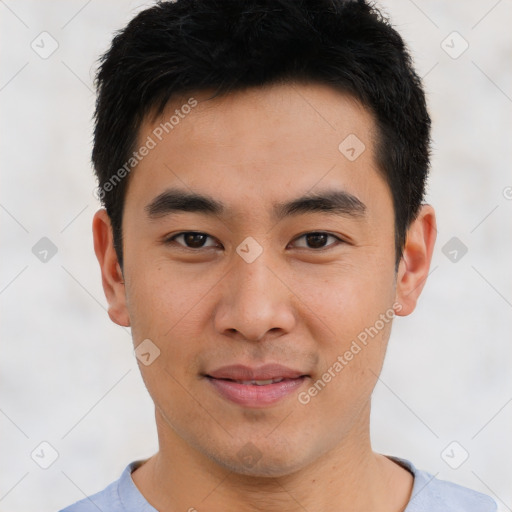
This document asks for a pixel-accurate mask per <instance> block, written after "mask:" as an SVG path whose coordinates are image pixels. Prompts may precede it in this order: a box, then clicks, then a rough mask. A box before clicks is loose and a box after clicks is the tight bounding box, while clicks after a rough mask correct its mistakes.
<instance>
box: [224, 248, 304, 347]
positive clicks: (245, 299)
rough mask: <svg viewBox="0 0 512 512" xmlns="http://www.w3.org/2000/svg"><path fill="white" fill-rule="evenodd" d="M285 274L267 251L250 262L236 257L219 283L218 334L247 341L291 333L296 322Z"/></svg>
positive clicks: (292, 297) (292, 300) (291, 293)
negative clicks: (271, 259) (269, 256)
mask: <svg viewBox="0 0 512 512" xmlns="http://www.w3.org/2000/svg"><path fill="white" fill-rule="evenodd" d="M285 274H286V272H284V271H283V270H281V271H280V270H279V266H278V265H276V264H272V262H271V261H270V258H268V257H267V256H266V251H263V253H262V254H261V255H260V256H259V257H258V258H256V260H254V261H252V262H251V263H248V262H247V261H245V260H244V259H243V258H241V257H239V256H238V255H236V257H235V261H234V262H233V266H232V268H231V270H230V271H229V272H228V273H227V275H226V276H225V277H224V279H223V280H222V282H221V283H220V296H219V303H218V304H217V307H216V309H215V318H214V323H215V328H216V330H217V332H218V333H220V334H223V335H225V336H230V337H232V338H233V337H234V338H239V339H240V340H247V341H260V340H262V339H264V338H267V337H269V336H272V337H276V336H279V335H282V334H286V333H289V332H291V331H292V330H293V328H294V325H295V322H296V308H295V306H294V303H295V300H294V299H295V297H294V295H293V292H292V291H291V290H290V289H289V287H288V286H287V285H288V283H287V279H286V277H287V276H286V275H285Z"/></svg>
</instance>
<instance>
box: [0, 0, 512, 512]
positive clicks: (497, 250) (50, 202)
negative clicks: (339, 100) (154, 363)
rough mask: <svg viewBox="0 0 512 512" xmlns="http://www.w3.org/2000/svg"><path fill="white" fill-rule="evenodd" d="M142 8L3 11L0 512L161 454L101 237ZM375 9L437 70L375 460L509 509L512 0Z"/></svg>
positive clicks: (427, 68) (50, 503)
mask: <svg viewBox="0 0 512 512" xmlns="http://www.w3.org/2000/svg"><path fill="white" fill-rule="evenodd" d="M148 5H150V2H147V3H146V4H143V5H141V4H140V3H139V2H135V1H121V0H116V1H113V0H109V1H101V2H100V1H99V0H92V1H91V0H90V1H88V2H86V1H84V0H73V1H70V0H68V1H66V2H64V1H45V2H42V1H36V0H33V1H15V0H4V1H0V34H1V52H2V53H1V58H2V60H1V64H2V65H1V69H0V102H1V117H0V123H1V128H2V133H1V146H0V162H1V166H2V167H1V169H2V177H1V180H2V181H1V190H0V223H1V247H2V264H1V270H0V305H1V310H2V321H1V327H0V334H1V343H2V350H1V359H0V400H1V402H0V433H1V436H0V451H1V454H0V465H1V467H0V512H4V511H10V512H22V511H23V512H30V511H36V510H37V511H38V512H51V511H56V510H58V509H59V508H61V507H63V506H65V505H68V504H70V503H72V502H74V501H76V500H78V499H81V498H83V497H84V495H86V494H87V495H89V494H92V493H94V492H97V491H99V490H101V489H103V488H104V487H105V486H106V485H107V484H108V483H110V482H111V481H113V480H115V479H117V478H118V477H119V475H120V474H121V471H122V469H123V468H124V467H125V466H126V465H127V464H128V462H130V461H132V460H135V459H140V458H146V457H149V456H150V455H152V454H153V453H154V452H155V451H156V450H157V438H156V429H155V426H154V417H153V406H152V402H151V400H150V397H149V395H148V394H147V391H146V390H145V387H144V384H143V382H142V379H141V377H140V374H139V371H138V368H137V365H136V359H135V357H134V355H133V350H132V345H131V337H130V334H129V330H125V329H122V328H120V327H118V326H116V325H114V324H113V323H111V321H110V320H109V318H108V316H107V313H106V301H105V298H104V296H103V291H102V288H101V281H100V272H99V267H98V264H97V262H96V259H95V256H94V252H93V245H92V236H91V219H92V216H93V214H94V212H95V210H96V209H97V208H98V206H99V205H98V203H97V201H96V200H95V198H94V197H93V190H94V187H95V180H94V178H93V173H92V169H91V165H90V151H91V139H92V121H91V117H92V113H93V108H94V91H93V85H92V79H93V76H94V72H95V68H96V64H95V62H96V59H97V57H98V56H99V55H100V54H101V53H102V52H103V51H105V50H106V49H107V47H108V45H109V42H110V40H111V37H112V34H113V32H114V31H115V30H117V29H119V28H122V27H123V26H124V25H125V24H126V23H127V22H128V21H129V20H130V19H131V18H132V17H133V16H134V15H135V13H136V12H138V10H140V9H141V8H142V7H144V6H148ZM381 5H383V6H384V9H385V11H386V12H387V13H389V14H390V15H391V18H392V20H393V22H394V24H395V26H396V27H397V28H398V30H399V31H400V32H401V34H402V35H403V37H404V38H405V39H406V41H407V42H408V43H409V45H410V47H411V50H412V54H413V56H414V60H415V64H416V67H417V70H418V72H419V74H420V75H422V76H425V87H426V90H427V94H428V102H429V106H430V111H431V115H432V120H433V148H434V153H433V161H432V174H431V180H430V187H429V194H428V200H429V202H431V203H432V204H433V205H434V206H435V208H436V210H437V214H438V223H439V225H438V228H439V233H438V242H437V247H436V250H435V255H434V261H433V264H432V273H431V276H430V278H429V282H428V283H427V286H426V288H425V290H424V292H423V295H422V297H421V300H420V302H419V305H418V308H417V311H416V312H415V313H414V314H413V315H412V316H411V317H408V318H398V319H397V320H396V321H395V325H394V329H393V334H392V338H391V343H390V347H389V350H388V356H387V360H386V363H385V366H384V371H383V373H382V375H381V381H380V382H379V383H378V385H377V387H376V390H375V394H374V406H373V416H372V437H373V442H374V449H375V450H376V451H379V452H381V453H385V454H391V455H397V456H400V457H404V458H407V459H409V460H411V461H412V462H413V463H414V464H415V465H416V467H418V468H421V469H425V470H427V471H429V472H431V473H432V474H435V475H436V476H437V477H438V478H442V479H447V480H451V481H454V482H457V483H460V484H462V485H465V486H468V487H471V488H473V489H476V490H480V491H482V492H484V493H486V494H490V495H491V496H493V497H494V499H495V500H496V501H497V502H498V505H499V510H500V511H505V510H511V507H512V485H511V475H512V441H511V433H512V429H511V427H512V375H511V373H512V372H510V366H511V361H512V357H511V356H512V343H511V337H510V327H511V317H512V315H511V313H512V286H511V281H512V277H511V271H510V261H511V256H512V254H511V253H512V244H511V233H512V222H511V219H512V216H511V212H512V201H511V200H510V198H511V197H512V189H511V188H510V187H511V186H512V176H511V174H510V164H511V154H510V146H511V144H510V141H511V140H512V139H511V135H512V133H511V132H512V130H511V113H512V84H511V70H512V67H511V65H510V63H511V57H512V55H511V46H512V44H511V43H512V41H511V37H510V20H511V19H512V6H511V2H510V0H502V1H496V0H490V1H489V0H480V1H476V0H471V1H467V0H466V1H461V0H459V1H450V2H446V1H440V0H439V1H433V0H431V1H426V0H416V1H415V2H413V1H412V0H411V1H405V0H402V1H398V0H392V1H391V0H390V1H386V2H383V3H381ZM43 31H47V32H48V33H49V34H51V36H52V37H53V38H54V39H55V40H56V41H57V42H58V45H59V46H58V48H57V50H56V51H55V52H54V53H53V54H52V55H51V56H49V57H48V58H47V59H43V58H41V57H40V56H39V55H38V54H37V53H36V52H35V51H34V50H33V49H32V48H31V42H32V41H33V40H36V42H37V41H40V39H38V37H41V36H39V34H40V33H41V32H43ZM453 31H457V32H458V33H459V34H460V36H462V37H463V38H464V40H466V41H467V43H468V44H469V47H468V49H467V50H466V51H465V52H464V53H463V54H462V55H460V56H459V57H458V58H456V59H454V58H452V57H451V56H450V55H448V54H447V53H446V52H445V51H444V49H443V47H442V44H443V43H442V41H443V40H445V43H444V44H443V46H445V47H446V46H447V45H448V46H452V47H453V48H451V49H449V51H451V52H452V54H454V53H455V52H458V51H460V50H461V49H462V48H463V46H462V45H463V44H464V41H463V40H462V39H460V38H459V36H457V35H455V36H454V35H450V34H452V32H453ZM447 36H449V37H448V39H446V38H447ZM40 44H41V43H40ZM47 44H49V42H47ZM45 47H46V48H49V46H48V45H46V46H45ZM507 187H509V188H507ZM42 237H48V238H49V239H50V240H51V241H52V242H53V243H54V244H55V246H56V247H57V250H58V252H57V253H56V255H55V256H53V257H52V258H51V259H50V260H49V261H47V262H46V263H43V262H41V261H40V260H39V259H38V258H36V256H35V255H34V254H33V252H32V247H33V246H34V245H35V244H36V243H37V242H38V241H39V240H40V239H41V238H42ZM452 237H457V238H458V239H460V241H461V242H462V243H464V245H465V246H466V247H467V249H468V252H467V254H465V255H464V256H463V257H459V259H458V261H456V262H452V261H450V259H449V258H448V257H447V256H445V254H444V253H443V251H442V248H443V246H444V245H445V244H446V243H447V242H448V241H449V240H450V239H451V238H452ZM446 252H448V251H446ZM459 256H460V253H459ZM507 262H508V263H507ZM42 441H47V442H49V443H50V444H51V445H52V446H53V447H54V448H55V449H56V450H57V452H58V458H57V460H56V461H55V462H54V463H53V464H52V465H51V466H50V467H49V468H48V469H42V468H40V467H39V466H38V465H37V464H36V463H35V462H34V460H32V458H31V453H32V452H33V450H34V449H36V448H37V447H38V446H39V445H40V443H41V442H42ZM452 441H457V442H458V443H459V444H460V445H461V446H462V447H463V449H464V450H466V451H467V452H468V453H469V458H468V459H467V461H465V462H464V464H462V465H461V466H460V467H459V468H458V469H452V468H450V467H449V466H448V465H447V464H446V462H445V461H444V460H443V458H442V457H441V452H443V450H444V449H445V448H446V447H447V446H448V445H449V444H450V443H451V442H452ZM38 449H39V450H40V447H39V448H38ZM457 450H459V451H457ZM460 450H461V448H457V447H456V449H455V450H454V451H453V452H451V450H449V453H450V454H451V455H452V458H457V457H460V456H461V451H460ZM48 453H49V450H48V449H46V454H48Z"/></svg>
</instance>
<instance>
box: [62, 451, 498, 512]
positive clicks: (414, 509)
mask: <svg viewBox="0 0 512 512" xmlns="http://www.w3.org/2000/svg"><path fill="white" fill-rule="evenodd" d="M387 457H388V458H390V459H392V460H394V461H395V462H397V463H398V464H400V465H401V466H403V467H404V468H406V469H408V470H409V471H410V472H411V473H412V474H413V475H414V484H413V488H412V494H411V499H410V500H409V503H408V505H407V507H406V509H405V511H404V512H495V511H496V508H497V507H496V502H495V501H494V500H493V499H492V498H490V497H489V496H486V495H485V494H482V493H480V492H476V491H473V490H471V489H468V488H466V487H462V486H461V485H457V484H454V483H452V482H447V481H445V480H438V479H437V478H435V477H434V476H433V475H431V474H430V473H427V472H426V471H421V470H418V469H416V468H415V467H414V465H413V464H412V463H411V462H409V461H408V460H406V459H401V458H399V457H393V456H390V455H387ZM142 462H144V461H143V460H136V461H134V462H131V463H130V464H128V466H126V468H125V469H124V471H123V473H122V474H121V477H120V478H119V480H116V481H115V482H112V483H111V484H110V485H109V486H108V487H106V488H105V489H104V490H103V491H100V492H98V493H96V494H94V495H92V496H89V497H88V498H84V499H83V500H80V501H78V502H76V503H75V504H73V505H70V506H69V507H66V508H65V509H62V510H61V511H60V512H98V510H100V511H101V512H158V511H157V510H156V509H155V508H154V507H152V506H151V505H150V504H149V503H148V502H147V501H146V498H144V496H143V495H142V494H141V492H140V491H139V489H138V488H137V487H136V486H135V484H134V483H133V480H132V477H131V473H132V471H135V469H136V468H137V467H138V466H139V465H140V464H142Z"/></svg>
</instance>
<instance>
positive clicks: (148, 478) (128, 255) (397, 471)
mask: <svg viewBox="0 0 512 512" xmlns="http://www.w3.org/2000/svg"><path fill="white" fill-rule="evenodd" d="M193 96H194V98H196V99H197V100H198V102H199V103H198V105H197V106H196V107H195V108H194V109H193V110H192V112H190V113H189V114H188V115H187V116H186V117H185V118H184V119H181V120H180V123H179V125H177V126H175V128H174V129H173V131H172V132H170V133H169V134H168V135H167V136H166V137H165V138H164V139H163V140H162V141H161V142H160V143H159V144H158V145H157V146H156V147H155V148H154V149H152V150H151V151H150V152H149V154H148V155H147V156H146V157H145V158H144V159H143V160H142V161H141V162H140V163H139V164H138V165H137V167H136V170H134V171H132V174H131V175H130V177H129V180H130V181H129V186H128V189H127V194H126V199H125V207H124V219H123V234H124V241H123V250H124V252H123V254H124V268H123V272H121V269H120V267H119V264H118V261H117V258H116V254H115V251H114V248H113V243H112V231H111V227H110V222H109V218H108V215H107V214H106V212H105V210H103V209H101V210H99V211H98V212H97V213H96V215H95V217H94V221H93V233H94V247H95V252H96V255H97V258H98V261H99V264H100V267H101V272H102V280H103V287H104V290H105V294H106V297H107V300H108V304H109V316H110V318H111V319H112V320H113V321H114V322H115V323H117V324H119V325H122V326H131V329H132V334H133V340H134V345H135V347H137V346H138V344H139V343H141V342H142V341H143V340H145V339H148V338H149V339H150V340H151V341H152V342H153V343H154V344H155V345H156V346H157V347H158V348H159V350H160V355H159V357H157V358H156V359H155V360H154V361H153V362H152V363H151V364H150V365H148V366H145V365H143V364H141V362H140V361H139V367H140V370H141V373H142V376H143V379H144V382H145V384H146V386H147V389H148V391H149V393H150V395H151V397H152V399H153V401H154V403H155V417H156V423H157V430H158V438H159V451H158V452H157V453H156V454H155V455H153V456H152V457H151V458H149V459H148V460H147V461H146V462H145V463H144V464H143V465H142V466H140V467H139V468H138V469H136V470H135V471H134V472H133V473H132V478H133V481H134V482H135V484H136V486H137V487H138V488H139V490H140V491H141V492H142V494H143V495H144V496H145V497H146V499H147V500H148V501H149V503H150V504H152V505H153V506H154V507H155V508H157V509H158V510H160V511H161V512H166V511H169V512H171V511H173V512H174V511H178V510H189V509H191V508H192V507H194V508H195V509H197V510H199V511H200V510H208V511H209V512H217V511H218V512H221V511H222V512H224V511H226V510H228V511H229V510H239V511H247V512H249V511H263V510H264V511H266V512H272V511H274V510H275V511H279V512H283V511H285V512H286V511H299V510H301V511H302V510H308V511H309V512H314V511H318V512H319V511H322V512H329V511H332V512H334V511H336V512H340V511H351V512H354V511H361V512H362V511H368V510H379V511H382V512H398V511H402V510H404V508H405V506H406V504H407V502H408V500H409V498H410V494H411V490H412V485H413V477H412V475H411V474H410V473H409V472H408V471H406V470H405V469H403V468H402V467H401V466H399V465H398V464H396V463H395V462H393V461H391V460H390V459H389V458H387V457H385V456H383V455H381V454H378V453H375V452H373V451H372V448H371V444H370V434H369V423H370V398H371V394H372V391H373V389H374V386H375V384H376V381H377V378H378V375H379V373H380V371H381V368H382V364H383V360H384V356H385V352H386V346H387V343H388V339H389V335H390V330H391V322H389V323H386V324H385V326H384V328H382V329H381V330H380V331H379V332H378V335H376V336H375V337H374V338H372V339H371V341H369V342H368V344H367V346H365V347H364V348H363V349H362V350H361V351H360V352H359V353H358V354H357V355H356V356H354V358H353V359H352V360H351V361H349V362H348V364H347V365H346V366H344V368H343V370H342V371H341V372H339V373H338V374H337V375H336V377H334V378H332V380H331V382H329V383H328V384H327V385H326V386H325V388H324V389H322V390H321V392H319V393H318V394H317V395H316V396H314V397H313V398H311V400H310V402H309V403H307V404H306V405H304V404H302V403H300V402H299V400H298V393H299V392H303V391H305V390H306V391H307V389H309V387H310V386H311V385H312V384H313V383H314V382H315V381H317V380H318V379H319V378H321V377H322V375H323V374H324V372H326V371H327V369H328V368H329V367H332V365H333V364H334V363H335V361H336V360H337V357H338V356H339V355H343V354H344V353H345V352H346V351H347V350H349V348H350V346H351V343H352V341H353V340H354V339H356V338H357V335H358V334H359V333H361V332H362V331H364V329H365V328H367V327H370V326H373V325H374V324H375V322H376V320H378V319H379V315H381V314H384V313H386V311H389V310H393V308H394V310H395V312H396V314H398V315H408V314H410V313H411V312H412V311H413V310H414V308H415V305H416V301H417V299H418V296H419V295H420V293H421V290H422V288H423V285H424V283H425V280H426V278H427V275H428V269H429V265H430V261H431V256H432V251H433V247H434V242H435V232H436V231H435V214H434V210H433V209H432V207H430V206H428V205H424V206H422V208H421V210H420V213H419V215H418V217H417V218H416V220H415V221H414V222H413V223H412V224H411V225H410V227H409V230H408V234H407V242H406V246H405V249H404V253H403V257H402V259H401V262H400V265H399V268H398V271H396V269H395V252H394V221H393V204H392V197H391V192H390V190H389V187H388V185H387V184H386V182H385V181H384V179H383V177H382V175H381V173H380V172H379V170H378V169H377V167H376V164H375V155H374V152H373V146H374V143H373V140H374V138H373V137H374V136H375V123H374V120H373V118H372V116H371V114H370V113H369V112H368V111H367V110H366V109H365V108H363V107H362V106H361V105H360V104H359V103H358V102H357V101H356V100H354V99H353V98H352V97H350V96H348V95H345V94H343V93H341V92H339V91H336V90H334V89H332V88H330V87H329V86H325V85H319V84H300V85H299V84H287V85H274V86H270V87H265V88H255V89H248V90H246V91H242V92H235V93H232V94H230V95H228V96H222V97H218V98H215V99H209V100H207V98H208V97H209V96H210V95H209V94H206V92H202V93H197V94H194V95H193ZM185 101H186V100H184V102H185ZM180 105H181V103H179V102H176V101H175V102H174V103H173V104H172V105H169V107H168V111H166V112H164V114H163V115H162V116H160V117H158V118H157V119H155V120H154V121H151V120H150V118H148V119H147V120H146V122H145V123H144V124H143V125H142V126H141V128H140V131H139V142H140V143H143V142H144V141H145V140H146V138H147V136H148V135H151V133H152V130H154V128H155V127H156V126H158V125H159V123H161V122H164V121H165V120H167V119H169V117H170V115H172V113H173V112H174V110H175V109H176V108H177V107H178V108H179V106H180ZM349 134H356V135H357V137H358V138H359V139H360V140H361V141H363V143H364V144H365V146H366V149H365V151H364V152H363V153H362V154H361V155H360V156H359V157H358V158H357V159H356V160H355V161H350V160H349V159H347V158H346V157H345V156H344V155H343V154H342V153H341V152H340V150H339V149H338V146H339V144H340V142H342V141H343V140H344V139H345V137H347V135H349ZM169 187H176V188H180V189H182V190H186V191H189V192H196V193H201V194H207V195H210V196H212V197H214V198H215V199H218V200H220V201H222V202H223V203H225V204H226V206H227V207H228V212H227V214H225V215H222V216H216V215H206V214H204V213H197V212H179V213H174V214H172V215H166V216H162V217H159V218H157V219H153V220H152V219H150V218H149V217H148V214H147V212H146V211H145V206H146V205H147V204H148V203H150V202H151V201H152V200H153V199H154V198H155V197H157V196H158V195H159V194H161V193H162V192H163V191H164V190H166V189H167V188H169ZM326 189H336V190H343V191H345V192H348V193H350V194H352V195H354V196H356V197H357V198H358V199H359V200H360V201H361V202H363V203H364V204H365V205H366V211H365V214H364V216H353V215H343V214H336V215H330V214H327V213H323V212H309V213H305V214H301V215H297V216H290V217H287V218H284V219H281V220H279V221H277V222H276V220H275V219H273V217H272V204H273V203H274V202H281V201H286V200H291V199H294V198H296V197H299V196H301V195H303V194H305V193H307V192H312V191H313V192H318V191H325V190H326ZM185 231H197V232H201V233H205V234H207V235H209V236H210V237H211V238H209V239H207V240H208V241H206V242H205V245H206V247H202V248H196V249H186V248H185V240H184V238H183V237H181V238H179V239H178V240H175V241H174V244H165V243H164V239H165V238H166V237H167V238H168V237H169V236H170V235H174V234H179V233H180V232H185ZM319 231H321V232H327V233H328V234H332V235H334V236H337V237H340V238H341V239H343V240H345V242H339V243H338V242H337V241H336V239H335V238H333V237H329V238H326V239H325V242H324V247H320V248H315V247H318V246H314V245H313V246H312V245H308V240H307V239H306V237H304V236H302V235H304V234H305V233H311V232H319ZM248 236H251V237H253V238H254V239H255V240H256V241H257V242H258V243H259V245H260V246H261V247H262V249H263V252H262V254H261V255H260V256H259V257H258V258H256V259H255V260H254V261H253V262H252V263H247V262H246V261H245V260H244V259H242V258H241V257H240V256H239V254H238V253H237V252H236V248H237V246H238V245H239V244H240V243H241V242H242V241H243V240H244V239H245V238H246V237H248ZM180 244H181V245H180ZM196 247H197V245H196ZM194 251H195V252H194ZM236 363H241V364H245V365H248V366H260V365H262V364H264V363H281V364H283V365H285V366H288V367H291V368H294V369H300V370H302V371H303V372H304V373H307V374H309V375H310V376H311V377H310V379H309V380H308V379H307V380H306V382H305V383H304V385H303V387H301V388H300V389H299V390H298V391H297V392H296V393H292V395H290V396H288V397H286V398H285V399H284V400H281V401H280V402H279V403H278V404H276V405H273V406H269V407H266V408H259V409H254V408H247V407H243V406H240V405H237V404H234V403H232V402H230V401H227V400H225V399H224V398H222V397H220V396H219V395H218V394H217V393H216V392H215V390H214V389H212V386H211V384H210V383H209V382H208V381H207V379H205V378H204V377H203V376H202V375H203V374H204V373H208V371H213V370H214V369H215V368H218V367H220V366H223V365H227V364H236ZM248 443H252V445H248ZM247 446H254V447H255V449H256V450H257V453H258V454H259V456H260V458H259V460H258V461H257V463H256V464H254V465H251V466H249V465H247V463H246V462H245V461H244V460H243V459H242V458H241V457H240V456H239V455H238V453H239V451H240V450H241V449H243V448H244V447H245V449H247ZM252 449H253V450H254V448H252ZM242 453H243V452H242Z"/></svg>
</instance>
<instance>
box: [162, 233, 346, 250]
mask: <svg viewBox="0 0 512 512" xmlns="http://www.w3.org/2000/svg"><path fill="white" fill-rule="evenodd" d="M188 234H193V235H205V236H207V237H208V238H211V239H213V237H211V236H210V235H208V234H206V233H203V232H201V231H182V232H181V233H177V234H176V235H173V236H171V237H169V238H167V239H165V240H164V244H166V245H171V244H174V243H175V240H176V239H177V238H178V237H180V236H184V235H188ZM308 235H327V236H328V237H329V236H330V237H332V238H335V239H336V242H335V243H332V244H329V245H327V246H324V247H320V248H314V247H313V248H311V247H300V249H310V250H312V251H315V252H321V251H324V250H327V249H330V248H332V247H336V246H338V245H339V244H345V243H347V242H346V241H345V240H342V239H341V238H339V237H338V236H336V235H333V234H331V233H328V232H326V231H308V232H307V233H303V234H302V235H300V236H298V237H297V238H295V239H294V241H295V240H299V239H301V238H304V237H306V236H308ZM178 245H179V246H180V247H181V248H183V249H185V250H190V251H194V252H198V251H199V250H201V249H211V248H212V247H213V246H208V247H198V248H194V247H187V246H186V245H182V244H180V243H178Z"/></svg>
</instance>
